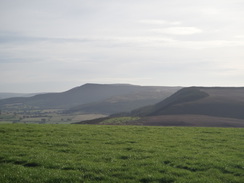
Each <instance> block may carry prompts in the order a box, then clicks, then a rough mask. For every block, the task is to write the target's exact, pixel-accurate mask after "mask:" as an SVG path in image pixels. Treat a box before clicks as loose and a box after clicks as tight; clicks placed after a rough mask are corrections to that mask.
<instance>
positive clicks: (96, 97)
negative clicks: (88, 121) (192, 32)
mask: <svg viewBox="0 0 244 183" xmlns="http://www.w3.org/2000/svg"><path fill="white" fill-rule="evenodd" d="M179 89H180V87H163V86H158V87H151V86H139V85H130V84H94V83H87V84H84V85H81V86H78V87H75V88H72V89H70V90H68V91H65V92H60V93H46V94H40V95H36V96H32V97H15V98H9V99H3V100H0V108H4V107H5V106H6V105H18V106H30V107H37V108H41V109H47V108H58V109H65V110H67V109H70V108H73V107H76V106H80V105H84V104H92V103H97V102H102V101H104V100H107V101H108V100H111V99H114V97H115V98H116V97H117V99H118V98H123V97H124V98H125V96H127V98H132V97H130V95H134V96H136V95H135V94H138V96H139V95H143V94H142V93H147V92H149V93H150V92H151V93H150V95H151V96H149V98H148V99H149V101H148V102H146V103H145V101H144V102H142V104H140V105H139V106H143V105H145V104H147V105H148V104H151V103H152V102H154V103H156V102H158V101H160V100H162V99H163V98H165V97H168V96H170V95H171V94H172V93H174V92H175V91H177V90H179ZM160 92H161V95H158V93H160ZM120 96H121V97H120ZM122 96H123V97H122ZM144 96H145V95H144ZM162 96H164V97H162ZM142 99H144V98H143V97H141V98H138V101H141V100H142ZM151 99H153V101H152V100H151ZM155 99H156V100H155ZM119 101H120V100H117V102H119ZM138 101H137V102H138ZM134 102H135V101H134ZM110 104H111V103H110ZM115 107H116V106H115V105H113V106H112V107H111V109H113V108H115ZM117 107H120V106H117ZM137 107H138V105H135V108H137ZM101 108H103V106H101V107H100V109H96V110H95V111H91V108H90V109H89V112H96V111H98V112H99V110H100V111H103V110H101ZM122 108H123V106H122ZM76 109H77V110H80V109H79V108H76ZM130 109H131V108H130ZM84 110H85V109H84ZM71 111H72V110H71ZM85 111H86V110H85ZM117 111H120V109H119V108H117V109H116V112H117ZM105 112H107V113H111V111H105Z"/></svg>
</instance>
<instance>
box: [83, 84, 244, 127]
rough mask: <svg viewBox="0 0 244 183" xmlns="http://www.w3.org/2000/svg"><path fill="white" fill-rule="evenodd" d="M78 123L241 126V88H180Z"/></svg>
mask: <svg viewBox="0 0 244 183" xmlns="http://www.w3.org/2000/svg"><path fill="white" fill-rule="evenodd" d="M128 116H129V117H128ZM79 124H110V125H115V124H122V125H146V126H202V127H244V88H243V87H236V88H234V87H189V88H183V89H181V90H179V91H177V92H176V93H174V94H173V95H171V96H170V97H168V98H166V99H165V100H163V101H161V102H159V103H157V104H155V105H151V106H145V107H142V108H139V109H136V110H133V111H131V112H129V113H124V114H114V115H111V116H110V117H107V118H104V119H96V120H91V121H83V122H80V123H79Z"/></svg>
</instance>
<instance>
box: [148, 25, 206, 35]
mask: <svg viewBox="0 0 244 183" xmlns="http://www.w3.org/2000/svg"><path fill="white" fill-rule="evenodd" d="M152 31H153V32H156V33H162V34H172V35H191V34H198V33H202V32H203V31H202V30H201V29H199V28H197V27H167V28H161V29H153V30H152Z"/></svg>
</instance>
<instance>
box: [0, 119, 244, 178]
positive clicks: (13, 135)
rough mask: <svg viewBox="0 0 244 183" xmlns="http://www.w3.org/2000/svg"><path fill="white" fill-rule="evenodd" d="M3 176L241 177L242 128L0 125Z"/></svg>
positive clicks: (243, 173) (243, 170) (243, 163)
mask: <svg viewBox="0 0 244 183" xmlns="http://www.w3.org/2000/svg"><path fill="white" fill-rule="evenodd" d="M0 148H1V151H0V164H1V165H0V172H1V173H0V182H4V183H10V182H11V183H12V182H14V183H18V182H19V183H22V182H25V183H26V182H33V183H34V182H35V183H45V182H46V183H61V182H65V183H66V182H70V183H71V182H72V183H74V182H163V183H173V182H175V183H184V182H185V183H196V182H199V183H230V182H232V183H241V182H243V180H244V129H243V128H193V127H147V126H108V125H65V124H59V125H51V124H43V125H38V124H1V125H0Z"/></svg>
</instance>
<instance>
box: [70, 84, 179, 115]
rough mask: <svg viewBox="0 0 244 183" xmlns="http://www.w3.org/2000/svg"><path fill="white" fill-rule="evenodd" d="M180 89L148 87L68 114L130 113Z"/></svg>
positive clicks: (77, 107) (76, 108)
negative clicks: (79, 112)
mask: <svg viewBox="0 0 244 183" xmlns="http://www.w3.org/2000/svg"><path fill="white" fill-rule="evenodd" d="M178 89H179V88H178V87H161V88H159V87H156V88H154V87H148V88H144V89H143V90H140V91H137V92H132V93H129V94H126V95H118V96H113V97H110V98H108V99H105V100H103V101H99V102H94V103H88V104H82V105H79V106H76V107H73V108H71V109H69V110H67V111H66V112H67V113H74V112H78V111H83V112H86V113H99V114H113V113H120V112H129V111H131V110H133V109H136V108H139V107H142V106H145V105H152V104H155V103H157V102H159V101H160V100H163V99H165V98H167V97H169V96H170V95H172V94H173V93H174V92H176V91H177V90H178Z"/></svg>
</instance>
